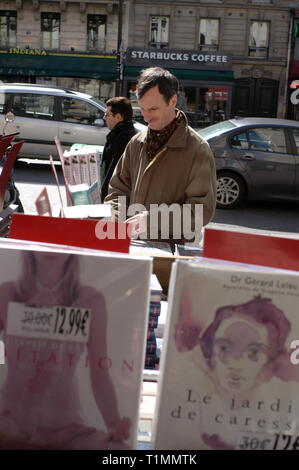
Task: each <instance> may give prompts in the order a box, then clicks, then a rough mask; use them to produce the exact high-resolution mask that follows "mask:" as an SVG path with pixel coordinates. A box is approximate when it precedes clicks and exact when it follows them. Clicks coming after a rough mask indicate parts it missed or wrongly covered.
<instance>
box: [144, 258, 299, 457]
mask: <svg viewBox="0 0 299 470" xmlns="http://www.w3.org/2000/svg"><path fill="white" fill-rule="evenodd" d="M298 301H299V274H298V272H294V271H287V270H279V269H271V268H263V267H257V266H250V265H239V266H238V265H237V263H234V264H231V265H230V264H229V263H228V262H224V263H221V262H220V263H219V264H217V262H216V261H214V262H213V263H210V264H209V263H208V262H207V263H201V262H199V263H196V262H189V263H188V262H184V261H178V262H176V263H175V265H174V266H173V271H172V278H171V289H170V294H169V312H168V317H167V321H166V330H165V334H164V345H163V352H162V361H161V373H160V374H161V376H160V382H159V387H160V388H159V396H158V403H157V409H156V412H155V416H156V421H155V428H154V430H153V433H154V444H153V445H154V448H156V449H227V450H232V449H244V450H272V449H277V450H282V449H298V446H299V438H298V434H299V432H298V431H299V424H298V415H299V400H298V396H299V319H298Z"/></svg>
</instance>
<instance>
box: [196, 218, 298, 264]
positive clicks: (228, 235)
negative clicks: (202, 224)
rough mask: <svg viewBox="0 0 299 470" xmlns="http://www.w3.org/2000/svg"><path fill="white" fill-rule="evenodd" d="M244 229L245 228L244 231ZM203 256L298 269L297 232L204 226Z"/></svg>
mask: <svg viewBox="0 0 299 470" xmlns="http://www.w3.org/2000/svg"><path fill="white" fill-rule="evenodd" d="M245 230H246V231H245ZM203 256H204V257H206V258H215V259H221V260H227V261H236V262H239V263H250V264H257V265H261V266H271V267H273V268H282V269H294V270H298V269H299V235H298V233H288V234H286V233H284V234H283V236H281V235H280V234H279V236H278V235H277V236H276V235H274V234H273V233H271V234H270V233H269V232H268V231H265V230H250V229H248V228H247V227H246V229H244V228H243V229H242V228H241V227H238V229H237V230H232V229H230V230H222V229H217V228H206V229H205V232H204V249H203Z"/></svg>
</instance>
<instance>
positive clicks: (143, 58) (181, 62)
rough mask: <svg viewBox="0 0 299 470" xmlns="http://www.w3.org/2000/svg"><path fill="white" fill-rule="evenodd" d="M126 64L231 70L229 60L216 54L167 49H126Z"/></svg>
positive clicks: (228, 57) (220, 54)
mask: <svg viewBox="0 0 299 470" xmlns="http://www.w3.org/2000/svg"><path fill="white" fill-rule="evenodd" d="M125 60H126V63H127V64H128V65H130V64H131V65H133V63H136V65H137V64H140V65H141V64H142V65H147V66H150V65H161V66H165V67H167V65H168V66H171V67H187V68H190V67H192V68H194V65H195V66H203V67H204V68H209V69H210V68H231V58H230V56H229V55H227V54H222V53H218V52H203V51H183V50H167V49H156V50H153V49H137V48H128V49H127V52H126V59H125Z"/></svg>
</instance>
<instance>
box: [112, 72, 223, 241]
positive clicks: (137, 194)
mask: <svg viewBox="0 0 299 470" xmlns="http://www.w3.org/2000/svg"><path fill="white" fill-rule="evenodd" d="M177 97H178V80H177V79H176V77H174V75H172V74H171V73H170V72H168V71H167V70H165V69H163V68H160V67H151V68H147V69H144V70H143V71H142V72H141V75H140V77H139V80H138V83H137V98H138V102H139V105H140V109H141V113H142V115H143V118H144V120H145V121H146V122H147V123H148V128H147V129H145V130H144V131H142V132H140V133H138V134H137V135H136V136H134V137H133V138H132V139H131V141H130V142H129V144H128V146H127V148H126V150H125V152H124V154H123V156H122V159H121V160H120V161H119V163H118V165H117V167H116V169H115V171H114V174H113V177H112V179H111V180H110V185H109V192H108V196H107V197H106V199H105V202H110V203H112V205H113V208H114V213H115V218H116V219H119V216H120V215H121V214H122V212H123V209H124V208H123V207H122V204H123V203H122V201H124V200H125V201H126V208H125V210H128V208H129V205H132V204H135V205H136V204H140V205H143V206H144V207H145V211H147V213H146V212H142V213H140V214H138V215H136V216H135V217H131V218H129V219H128V221H129V222H130V223H131V224H135V225H136V226H138V225H140V226H143V225H144V222H145V220H146V224H145V225H146V227H147V234H146V238H147V239H150V240H157V238H158V240H161V239H163V240H164V238H165V237H164V236H163V234H162V231H161V226H160V227H159V226H158V230H157V233H158V237H157V238H156V235H155V236H154V237H153V236H152V234H150V233H149V230H148V227H149V225H148V223H151V222H150V215H151V214H150V205H151V204H156V205H160V204H163V203H164V204H166V205H167V206H168V207H170V205H172V204H174V203H176V204H177V205H178V207H179V210H180V211H181V215H182V213H183V205H187V204H189V205H190V207H191V219H192V220H191V222H192V227H193V229H194V228H195V206H196V205H199V204H202V206H203V224H204V225H206V224H207V223H208V222H209V221H210V220H211V218H212V217H213V214H214V210H215V205H216V172H215V163H214V157H213V154H212V151H211V149H210V147H209V145H208V143H207V142H206V141H205V140H203V139H202V138H201V137H200V136H199V135H198V134H197V133H196V132H195V131H194V130H193V129H192V128H190V127H189V126H188V122H187V119H186V116H185V114H184V113H183V112H182V111H180V110H178V109H177V107H176V105H177ZM120 196H125V199H124V197H122V198H120V199H119V197H120ZM127 214H128V212H127ZM129 215H130V213H129ZM131 215H133V214H131ZM162 218H163V217H162ZM168 218H169V219H170V217H168ZM181 220H182V217H181ZM168 222H169V239H168V240H167V241H168V242H172V243H175V242H176V243H178V242H180V243H182V242H184V241H186V238H184V237H183V236H182V234H181V236H180V237H177V229H178V227H176V230H174V224H173V225H172V224H171V222H170V221H168ZM199 230H200V229H199ZM174 232H176V233H174ZM133 233H134V231H133ZM143 238H144V237H143ZM164 241H165V240H164ZM188 241H192V240H188Z"/></svg>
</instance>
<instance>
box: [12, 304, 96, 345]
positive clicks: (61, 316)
mask: <svg viewBox="0 0 299 470" xmlns="http://www.w3.org/2000/svg"><path fill="white" fill-rule="evenodd" d="M90 318H91V310H90V309H88V308H81V307H80V308H78V307H65V306H62V305H38V306H36V305H27V304H24V303H18V302H10V303H9V306H8V315H7V325H6V334H7V335H12V336H23V337H30V338H45V339H52V340H62V341H77V342H80V343H87V341H88V338H89V330H90Z"/></svg>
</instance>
